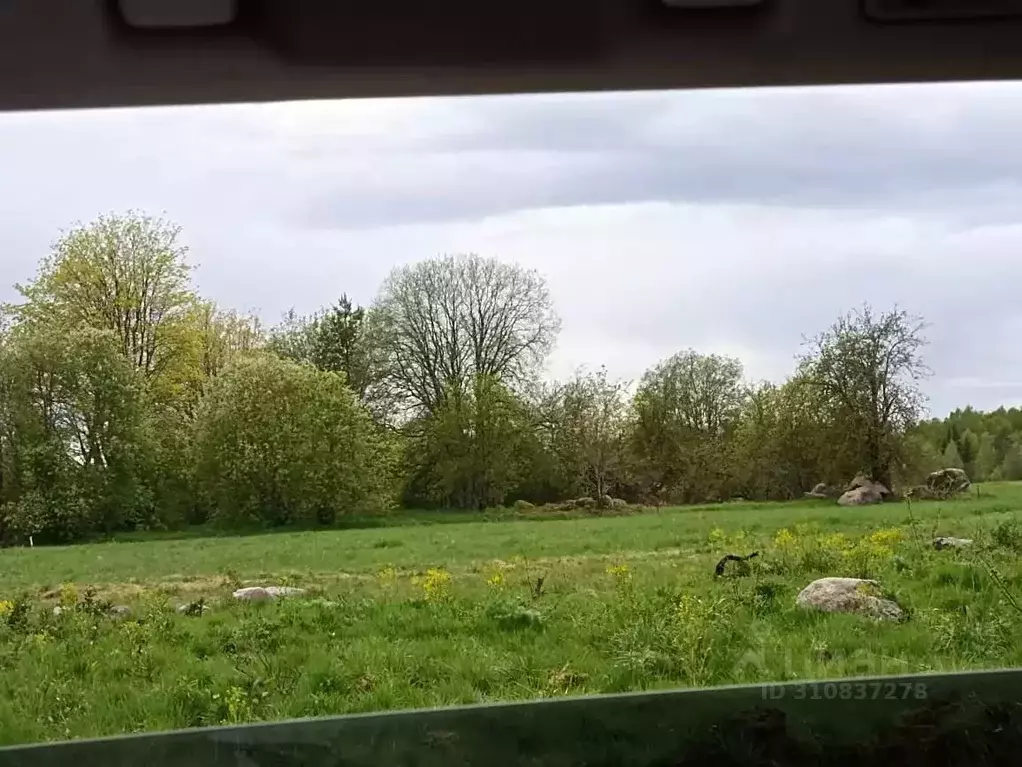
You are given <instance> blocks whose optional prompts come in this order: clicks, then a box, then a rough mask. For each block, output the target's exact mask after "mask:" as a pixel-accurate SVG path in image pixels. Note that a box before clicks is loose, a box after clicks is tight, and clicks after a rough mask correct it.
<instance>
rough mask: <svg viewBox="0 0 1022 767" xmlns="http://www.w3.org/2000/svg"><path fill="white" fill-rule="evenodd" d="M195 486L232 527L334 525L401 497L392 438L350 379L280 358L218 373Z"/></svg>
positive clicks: (204, 409)
mask: <svg viewBox="0 0 1022 767" xmlns="http://www.w3.org/2000/svg"><path fill="white" fill-rule="evenodd" d="M195 445H196V447H195V449H196V468H195V476H196V484H197V487H198V490H199V492H200V494H201V496H202V498H203V499H204V500H205V502H206V503H207V504H208V505H209V508H210V509H212V510H213V514H212V516H213V519H214V520H215V521H219V522H222V523H227V524H239V523H245V522H264V523H270V524H286V523H289V522H296V521H297V522H301V521H305V522H315V523H320V524H330V523H332V522H333V521H334V520H335V519H336V516H337V515H338V514H343V513H348V512H358V511H362V512H365V511H375V510H378V509H380V508H384V507H387V506H389V505H390V504H391V503H392V502H393V499H394V497H395V491H396V483H395V464H396V456H395V452H396V451H395V450H394V449H393V445H392V444H390V443H389V441H388V439H387V437H386V436H385V435H384V434H383V433H382V432H381V431H379V430H378V429H377V427H376V426H375V425H374V424H373V422H372V420H371V419H370V417H369V414H368V412H366V410H365V409H364V408H363V407H362V406H361V405H360V404H359V403H358V402H357V401H356V400H355V396H354V394H353V393H352V391H351V390H350V389H349V388H348V386H347V385H346V384H345V382H344V378H343V376H341V375H339V374H337V373H329V372H323V371H319V370H316V369H315V368H313V367H311V366H307V365H300V364H296V363H293V362H288V361H285V360H281V359H278V358H275V357H270V356H261V357H255V358H250V359H243V360H241V361H239V362H238V363H237V364H235V365H233V366H232V367H230V368H228V369H227V370H226V371H225V372H224V373H223V374H222V375H220V376H218V377H217V378H215V379H214V380H213V381H212V383H211V385H210V388H209V390H208V392H207V393H206V395H205V396H204V397H203V399H202V401H201V403H200V406H199V412H198V417H197V429H196V440H195Z"/></svg>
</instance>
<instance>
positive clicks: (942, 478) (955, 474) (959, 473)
mask: <svg viewBox="0 0 1022 767" xmlns="http://www.w3.org/2000/svg"><path fill="white" fill-rule="evenodd" d="M971 485H972V482H971V481H970V480H969V475H968V474H966V473H965V471H964V470H963V469H958V468H955V467H953V466H952V467H949V468H947V469H938V470H937V471H935V472H933V473H932V474H930V475H929V476H928V477H927V478H926V485H925V487H926V488H927V489H928V490H929V491H930V492H931V493H932V494H933V495H934V496H935V497H937V498H950V497H951V496H954V495H958V494H959V493H964V492H965V491H966V490H968V489H969V487H971Z"/></svg>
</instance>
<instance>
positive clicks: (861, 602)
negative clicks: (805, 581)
mask: <svg viewBox="0 0 1022 767" xmlns="http://www.w3.org/2000/svg"><path fill="white" fill-rule="evenodd" d="M879 586H880V584H878V583H877V582H876V581H872V580H865V579H862V578H820V579H819V580H815V581H813V582H812V583H810V584H809V585H808V586H806V587H805V588H804V589H802V591H800V592H799V594H798V596H797V597H796V598H795V602H796V604H798V605H799V606H800V607H805V608H810V609H814V610H822V611H824V612H831V613H854V614H856V615H864V616H867V617H869V618H873V619H875V620H888V621H896V620H901V619H902V618H904V617H905V613H904V611H903V610H902V609H901V608H900V607H899V606H898V605H897V604H896V603H894V602H892V601H891V600H889V599H884V598H883V597H880V596H877V594H876V593H875V592H876V591H878V590H879Z"/></svg>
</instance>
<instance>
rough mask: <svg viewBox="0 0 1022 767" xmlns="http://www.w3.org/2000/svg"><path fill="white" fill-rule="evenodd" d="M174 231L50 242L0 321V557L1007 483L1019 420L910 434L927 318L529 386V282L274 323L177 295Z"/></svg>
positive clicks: (152, 222)
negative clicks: (97, 544) (628, 374)
mask: <svg viewBox="0 0 1022 767" xmlns="http://www.w3.org/2000/svg"><path fill="white" fill-rule="evenodd" d="M180 235H181V231H180V229H179V227H177V226H176V225H174V224H173V223H171V222H168V221H165V220H163V219H160V218H156V217H151V216H148V215H145V214H142V213H138V212H128V213H125V214H121V215H111V216H105V217H101V218H99V219H97V220H96V221H93V222H91V223H89V224H85V225H77V226H75V227H73V228H72V229H71V230H69V231H68V232H66V233H64V234H63V235H62V236H61V237H60V238H59V239H58V240H57V241H56V243H55V244H54V246H53V247H52V250H51V252H50V253H49V254H48V255H46V256H45V257H44V258H42V260H41V261H40V263H39V268H38V271H37V273H36V275H35V277H34V278H33V279H32V280H31V281H29V282H28V283H27V284H25V285H17V286H16V288H17V291H18V294H19V296H20V300H18V301H16V302H13V303H10V304H8V305H6V306H5V307H4V309H3V314H2V325H0V542H18V541H24V540H26V539H27V538H28V537H29V536H32V537H33V540H34V541H36V542H66V541H73V540H77V539H81V538H83V537H86V536H90V535H94V534H97V533H100V534H103V533H111V532H115V531H121V530H135V529H175V528H181V527H185V526H190V525H197V524H207V523H210V524H216V525H220V526H224V527H228V528H232V527H234V528H240V527H244V526H249V525H252V524H263V525H289V524H303V525H305V524H316V525H331V524H334V523H336V522H337V521H338V519H339V517H340V516H341V515H346V514H364V513H382V512H386V511H387V510H389V509H393V508H396V507H398V506H405V507H408V508H427V507H446V508H460V509H483V508H487V507H495V506H501V505H506V504H510V503H513V502H516V501H528V502H530V503H534V504H541V503H547V502H556V501H561V500H564V499H568V498H578V497H582V496H587V497H592V498H594V499H595V501H596V503H597V504H598V505H599V504H600V503H603V502H604V501H609V499H611V498H621V499H624V500H626V501H630V502H641V503H656V504H661V503H693V502H707V501H716V500H726V499H729V498H733V497H736V496H741V497H745V498H756V499H786V498H795V497H800V496H801V494H802V493H803V492H804V491H806V490H808V489H809V488H811V487H812V486H813V485H814V484H816V483H817V482H832V483H836V484H841V483H844V482H847V481H848V479H849V478H851V477H852V476H854V475H855V474H857V473H860V472H865V473H867V474H869V475H870V476H872V477H873V478H874V479H876V480H878V481H881V482H884V483H887V484H891V483H894V484H899V483H900V484H905V483H911V482H914V481H918V479H919V478H920V477H921V476H922V475H924V474H925V473H927V472H929V471H932V470H933V469H935V468H938V467H940V466H944V465H961V466H964V467H966V468H967V469H968V470H969V471H970V472H972V473H975V475H976V476H977V477H979V478H989V479H996V478H1003V479H1022V442H1020V438H1019V437H1020V434H1022V413H1020V412H1019V411H1017V410H1007V411H1006V410H1000V411H997V412H995V413H990V414H983V413H977V412H975V411H972V410H968V409H966V410H962V411H956V413H953V414H952V415H951V416H950V417H949V418H948V419H945V420H943V421H926V422H920V417H921V414H922V413H923V406H924V400H923V397H922V395H921V393H920V382H921V381H922V379H923V378H924V377H925V376H926V375H927V374H928V370H927V369H926V367H925V364H924V361H923V358H922V351H923V349H924V347H925V344H926V340H925V337H924V331H925V324H924V323H923V322H922V320H921V319H919V318H916V317H913V316H911V315H909V314H908V313H906V312H904V311H902V310H900V309H897V308H894V309H891V310H888V311H884V312H880V313H878V312H876V311H874V310H873V309H872V308H871V307H869V306H862V307H860V308H856V309H853V310H852V311H850V312H848V313H847V314H844V315H842V316H840V317H839V318H837V320H835V322H834V323H833V325H832V326H830V327H829V328H825V329H823V330H822V331H821V332H819V333H818V334H817V335H815V336H812V337H809V338H807V339H806V340H805V343H804V344H803V347H802V349H801V353H800V355H799V356H798V358H797V359H796V360H795V364H794V368H793V371H792V373H791V375H790V376H789V377H788V378H787V380H785V381H783V382H760V383H749V382H748V381H746V378H745V371H744V369H743V366H742V363H741V361H740V360H738V359H734V358H731V357H726V356H721V355H716V354H701V353H699V352H697V351H695V350H691V349H683V350H680V351H678V352H677V353H676V354H674V355H672V356H670V357H669V358H667V359H665V360H662V361H660V362H658V363H657V364H655V365H654V366H653V367H651V368H650V369H649V370H647V371H646V372H645V374H644V375H643V376H642V377H641V378H640V380H638V381H637V382H626V381H623V380H620V379H617V378H614V377H612V376H611V375H610V373H609V372H608V371H607V370H606V369H604V368H601V369H598V370H595V371H593V370H588V371H587V370H580V371H578V372H577V373H576V374H575V375H573V376H571V377H570V378H569V379H568V380H564V381H557V382H551V381H547V380H544V379H543V377H542V375H541V373H542V369H543V365H544V363H545V361H546V359H547V357H548V355H549V354H550V352H551V350H552V349H553V347H554V344H555V342H556V339H557V335H558V331H559V329H560V320H559V318H558V315H557V312H556V310H555V307H554V305H553V301H552V299H551V296H550V292H549V290H548V287H547V285H546V282H545V280H544V279H543V277H542V276H541V275H540V274H538V273H537V272H535V271H533V270H528V269H524V268H522V267H520V266H518V265H515V264H508V263H504V262H501V261H498V260H496V259H492V258H485V257H481V256H477V255H471V254H468V255H452V256H441V257H436V258H430V259H426V260H423V261H420V262H417V263H413V264H409V265H405V266H400V267H396V268H395V269H394V270H393V271H392V272H391V273H390V274H389V276H388V277H387V278H386V279H385V280H384V282H383V284H382V285H381V286H380V288H379V291H378V294H377V296H376V298H375V299H374V300H373V301H372V302H371V304H370V305H368V306H364V307H363V306H359V305H356V304H354V303H353V302H352V301H351V300H350V299H349V298H348V297H347V296H346V295H341V296H340V298H339V299H338V300H337V302H336V303H335V304H333V305H331V306H328V307H325V308H323V309H321V310H319V311H316V312H314V313H313V314H311V315H300V314H298V313H296V312H294V311H292V312H289V313H288V314H287V315H286V316H285V317H284V318H283V319H282V320H281V322H279V323H278V324H277V325H275V326H273V327H264V326H263V325H262V324H261V323H260V321H259V320H258V319H257V318H256V317H254V316H249V315H246V314H242V313H238V312H236V311H234V310H231V309H227V308H224V307H221V306H218V305H216V303H214V302H212V301H210V300H208V299H205V298H203V297H202V296H201V295H199V293H198V292H197V290H196V289H195V287H194V285H193V283H192V270H193V268H192V266H191V265H190V264H189V261H188V258H187V256H188V254H187V249H186V248H185V247H183V246H182V245H181V243H180Z"/></svg>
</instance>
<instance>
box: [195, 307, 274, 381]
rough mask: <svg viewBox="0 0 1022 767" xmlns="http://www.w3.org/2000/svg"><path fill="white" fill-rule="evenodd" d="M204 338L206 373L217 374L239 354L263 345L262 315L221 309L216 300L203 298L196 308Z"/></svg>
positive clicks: (211, 376)
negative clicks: (204, 299) (260, 321)
mask: <svg viewBox="0 0 1022 767" xmlns="http://www.w3.org/2000/svg"><path fill="white" fill-rule="evenodd" d="M196 319H197V321H198V325H199V332H200V337H201V339H202V363H201V364H202V375H203V377H204V378H213V377H214V376H217V375H219V374H220V373H221V372H222V371H223V369H224V368H225V367H227V366H228V365H229V364H230V363H231V362H233V361H234V360H235V359H237V357H238V356H239V355H242V354H247V353H250V352H253V351H256V350H257V349H260V348H262V346H263V331H262V328H261V326H260V323H259V319H258V318H256V317H252V316H245V315H242V314H239V313H238V312H236V311H234V310H224V309H221V308H220V307H218V306H217V305H216V303H214V302H213V301H203V302H201V303H200V304H199V305H198V307H197V311H196Z"/></svg>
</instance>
